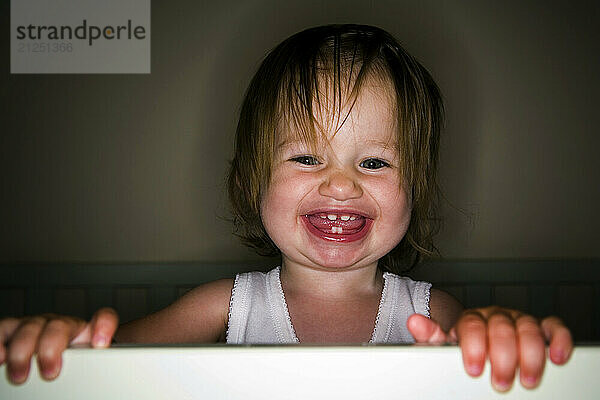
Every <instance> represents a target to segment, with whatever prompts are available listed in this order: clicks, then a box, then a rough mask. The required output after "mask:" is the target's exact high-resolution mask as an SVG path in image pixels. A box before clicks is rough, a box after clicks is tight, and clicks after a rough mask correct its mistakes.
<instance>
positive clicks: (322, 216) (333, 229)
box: [302, 212, 373, 242]
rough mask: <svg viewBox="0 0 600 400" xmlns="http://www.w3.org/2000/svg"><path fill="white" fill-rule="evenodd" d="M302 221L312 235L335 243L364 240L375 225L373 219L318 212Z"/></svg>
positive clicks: (356, 215)
mask: <svg viewBox="0 0 600 400" xmlns="http://www.w3.org/2000/svg"><path fill="white" fill-rule="evenodd" d="M302 219H303V220H304V222H305V224H306V226H307V227H308V231H309V232H310V233H312V234H313V235H315V236H317V237H319V238H321V239H323V240H328V241H334V242H350V241H355V240H359V239H362V238H363V237H364V236H366V234H367V233H368V232H369V230H370V228H371V225H372V223H373V220H372V219H371V218H368V217H365V216H363V215H360V214H355V213H345V212H318V213H314V214H306V215H304V216H302Z"/></svg>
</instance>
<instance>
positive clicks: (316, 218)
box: [307, 214, 365, 235]
mask: <svg viewBox="0 0 600 400" xmlns="http://www.w3.org/2000/svg"><path fill="white" fill-rule="evenodd" d="M323 216H325V218H322V217H323ZM352 216H353V217H355V218H356V219H355V220H354V221H351V220H348V221H343V220H342V219H341V218H340V217H338V218H337V219H336V220H335V221H331V220H330V219H328V218H327V214H311V215H307V217H308V221H309V222H310V223H311V224H312V226H314V227H315V228H317V229H318V230H320V231H321V232H324V233H331V232H332V229H331V228H333V227H337V228H341V229H342V234H348V235H349V234H352V233H356V232H358V231H359V230H360V229H362V227H363V226H364V225H365V217H362V216H360V215H355V214H353V215H352Z"/></svg>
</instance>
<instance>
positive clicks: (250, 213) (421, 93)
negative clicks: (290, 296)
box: [228, 25, 443, 272]
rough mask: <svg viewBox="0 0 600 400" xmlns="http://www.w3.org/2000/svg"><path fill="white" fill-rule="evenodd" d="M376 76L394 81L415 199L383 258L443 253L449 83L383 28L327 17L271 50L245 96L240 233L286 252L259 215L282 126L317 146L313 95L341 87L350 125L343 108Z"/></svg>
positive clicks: (402, 150) (261, 246) (239, 139)
mask: <svg viewBox="0 0 600 400" xmlns="http://www.w3.org/2000/svg"><path fill="white" fill-rule="evenodd" d="M371 78H375V79H378V80H380V81H381V82H384V83H387V84H388V85H389V84H390V83H391V84H392V85H393V91H392V92H391V93H392V94H395V104H396V108H397V118H398V120H397V121H398V124H397V127H398V137H397V139H398V151H399V155H400V158H399V159H400V160H401V165H400V173H401V176H402V181H403V182H404V184H405V185H406V188H407V191H408V193H409V196H410V197H411V199H412V215H411V221H410V225H409V228H408V231H407V233H406V235H405V236H404V238H403V239H402V241H401V242H400V243H399V244H398V245H397V246H396V247H395V248H394V249H393V250H392V251H390V252H389V253H388V254H387V255H386V256H384V257H383V258H382V259H381V260H380V262H379V264H378V265H379V267H380V268H382V269H384V270H389V271H391V272H401V271H403V270H406V269H407V268H410V267H412V266H414V265H416V264H417V263H418V262H419V261H420V260H421V259H422V258H423V256H430V255H433V254H435V253H436V251H437V250H436V249H435V247H434V245H433V240H432V237H433V235H434V234H435V233H436V232H437V230H438V227H439V218H438V217H437V205H438V200H439V189H438V186H437V181H436V171H437V161H438V147H439V135H440V129H441V125H442V123H443V104H442V98H441V95H440V91H439V89H438V87H437V85H436V84H435V82H434V80H433V78H432V77H431V75H430V74H429V73H428V72H427V70H426V69H425V68H424V67H423V66H422V65H421V64H419V62H417V61H416V60H415V59H414V58H413V57H412V56H410V55H409V54H408V53H407V52H406V51H405V50H404V49H403V48H402V47H401V46H400V45H399V44H398V42H397V41H396V40H395V39H394V38H393V37H392V36H391V35H390V34H389V33H387V32H385V31H384V30H382V29H379V28H376V27H372V26H365V25H327V26H321V27H316V28H311V29H307V30H305V31H302V32H299V33H297V34H295V35H293V36H291V37H290V38H288V39H286V40H285V41H283V42H282V43H281V44H279V45H278V46H277V47H276V48H275V49H274V50H272V51H271V52H270V53H269V54H268V55H267V57H266V58H265V60H264V61H263V62H262V64H261V66H260V67H259V69H258V71H257V72H256V74H255V75H254V78H253V79H252V81H251V82H250V86H249V87H248V90H247V91H246V95H245V98H244V101H243V104H242V109H241V113H240V119H239V123H238V126H237V132H236V143H235V153H234V157H233V160H232V162H231V167H230V171H229V177H228V190H229V199H230V201H231V205H232V214H233V222H234V227H235V233H236V235H238V236H239V237H240V238H241V239H242V241H243V242H244V243H245V244H246V245H248V246H250V247H253V248H254V249H255V250H256V251H257V252H258V253H259V254H263V255H271V256H272V255H277V254H279V249H277V247H276V246H275V245H274V244H273V242H272V241H271V239H270V238H269V236H268V235H267V232H266V231H265V229H264V227H263V225H262V222H261V218H260V201H261V196H262V194H263V193H264V191H265V189H266V188H267V187H268V185H269V182H270V178H271V166H272V161H273V154H274V152H275V147H276V144H277V142H276V141H277V137H276V131H277V128H278V126H279V124H281V123H282V122H286V123H291V124H293V126H295V127H297V128H298V129H297V133H298V134H299V136H300V137H301V139H302V140H304V141H305V142H306V143H309V144H310V145H315V144H316V143H317V140H318V137H317V133H316V130H315V125H318V122H317V119H316V118H315V115H314V112H313V107H314V104H313V103H315V102H316V103H317V104H318V105H319V106H321V105H322V104H321V101H322V99H321V98H320V96H322V94H321V95H320V94H319V88H322V87H325V88H327V89H328V91H330V93H333V99H325V100H324V101H325V102H327V105H328V106H331V105H333V109H334V114H337V117H338V121H339V120H340V119H341V120H342V123H343V120H344V118H341V116H340V113H341V110H342V109H343V108H344V107H345V105H346V104H348V103H349V102H351V103H352V104H354V102H355V101H356V98H357V96H358V94H359V92H360V89H361V87H362V86H363V85H364V82H365V81H366V80H367V79H371ZM391 89H392V88H391ZM350 108H351V107H350ZM336 110H337V111H336ZM349 112H350V111H348V113H349Z"/></svg>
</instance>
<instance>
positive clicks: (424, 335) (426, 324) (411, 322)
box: [406, 314, 447, 344]
mask: <svg viewBox="0 0 600 400" xmlns="http://www.w3.org/2000/svg"><path fill="white" fill-rule="evenodd" d="M406 326H407V328H408V330H409V332H410V333H411V335H413V337H414V338H415V342H417V343H427V344H442V343H446V342H447V336H446V333H444V331H443V330H442V328H441V327H440V325H439V324H438V323H437V322H435V321H433V320H431V319H429V318H427V317H426V316H424V315H420V314H413V315H411V316H410V317H408V320H407V321H406Z"/></svg>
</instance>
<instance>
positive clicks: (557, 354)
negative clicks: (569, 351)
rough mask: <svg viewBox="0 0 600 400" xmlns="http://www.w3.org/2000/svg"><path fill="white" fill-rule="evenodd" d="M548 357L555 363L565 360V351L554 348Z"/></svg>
mask: <svg viewBox="0 0 600 400" xmlns="http://www.w3.org/2000/svg"><path fill="white" fill-rule="evenodd" d="M550 356H551V357H550V358H552V361H554V362H555V363H561V362H563V361H564V360H565V353H564V352H563V351H562V350H554V351H552V354H550Z"/></svg>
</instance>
